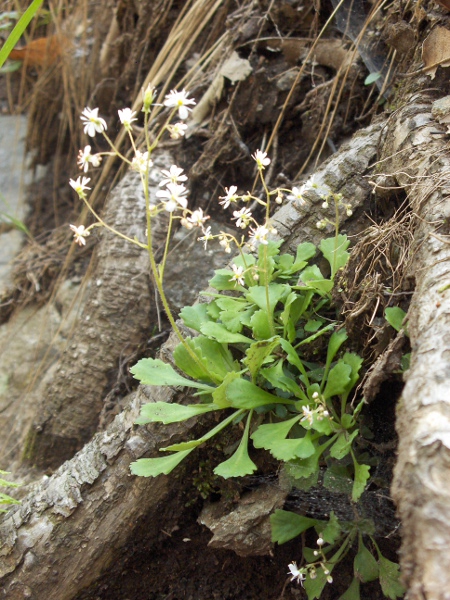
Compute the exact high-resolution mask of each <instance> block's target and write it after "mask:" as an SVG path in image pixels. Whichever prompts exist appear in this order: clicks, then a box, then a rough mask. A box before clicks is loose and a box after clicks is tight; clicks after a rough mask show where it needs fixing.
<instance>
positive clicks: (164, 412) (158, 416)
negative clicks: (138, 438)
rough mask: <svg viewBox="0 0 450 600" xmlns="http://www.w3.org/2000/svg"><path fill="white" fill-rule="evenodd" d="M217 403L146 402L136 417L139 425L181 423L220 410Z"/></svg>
mask: <svg viewBox="0 0 450 600" xmlns="http://www.w3.org/2000/svg"><path fill="white" fill-rule="evenodd" d="M218 409H219V407H218V406H217V404H190V405H188V406H184V405H183V404H176V403H174V404H172V403H169V402H154V403H151V404H144V405H143V407H142V408H141V414H140V416H139V417H138V418H137V419H136V421H135V423H136V424H137V425H145V424H146V423H164V424H165V425H167V424H168V423H179V422H180V421H186V420H187V419H191V418H192V417H196V416H198V415H203V414H204V413H208V412H211V411H213V410H218Z"/></svg>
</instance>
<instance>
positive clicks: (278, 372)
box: [260, 360, 307, 400]
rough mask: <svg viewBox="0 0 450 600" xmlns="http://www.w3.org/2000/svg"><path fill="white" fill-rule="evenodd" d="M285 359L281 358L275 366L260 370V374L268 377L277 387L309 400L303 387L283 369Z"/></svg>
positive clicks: (265, 377)
mask: <svg viewBox="0 0 450 600" xmlns="http://www.w3.org/2000/svg"><path fill="white" fill-rule="evenodd" d="M283 363H284V361H283V360H279V361H278V362H277V363H276V365H274V366H273V367H268V368H265V369H261V370H260V374H261V375H262V377H264V379H267V381H268V382H269V383H271V384H272V385H273V386H274V387H275V388H278V389H280V390H282V391H283V392H289V393H290V394H294V396H296V397H297V398H300V399H302V400H307V398H306V396H305V393H304V392H303V390H302V388H301V387H300V386H299V385H298V383H296V382H295V381H294V380H293V379H292V378H291V377H289V376H288V375H286V374H285V372H284V369H283Z"/></svg>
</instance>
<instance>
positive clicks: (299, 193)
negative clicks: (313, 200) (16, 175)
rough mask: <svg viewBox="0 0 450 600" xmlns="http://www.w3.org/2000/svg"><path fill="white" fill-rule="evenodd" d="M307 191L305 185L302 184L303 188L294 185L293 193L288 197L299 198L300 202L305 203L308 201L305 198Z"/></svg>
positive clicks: (291, 198)
mask: <svg viewBox="0 0 450 600" xmlns="http://www.w3.org/2000/svg"><path fill="white" fill-rule="evenodd" d="M304 192H305V186H304V185H302V187H301V188H298V187H293V188H292V190H291V193H290V194H289V196H288V197H287V199H288V200H297V201H298V202H299V204H305V203H306V201H305V199H304V198H303V193H304Z"/></svg>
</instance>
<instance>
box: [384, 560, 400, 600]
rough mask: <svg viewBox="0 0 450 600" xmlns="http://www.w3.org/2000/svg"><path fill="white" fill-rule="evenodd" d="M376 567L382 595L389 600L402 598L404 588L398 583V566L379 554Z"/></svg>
mask: <svg viewBox="0 0 450 600" xmlns="http://www.w3.org/2000/svg"><path fill="white" fill-rule="evenodd" d="M378 565H379V567H380V584H381V589H382V590H383V594H384V595H385V596H387V597H388V598H390V599H391V600H395V598H397V597H400V596H403V594H404V593H405V588H404V587H403V586H402V584H401V583H400V567H399V566H398V564H397V563H394V562H392V561H390V560H388V559H387V558H384V556H381V554H380V555H379V558H378Z"/></svg>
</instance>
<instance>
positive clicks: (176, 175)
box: [159, 165, 187, 187]
mask: <svg viewBox="0 0 450 600" xmlns="http://www.w3.org/2000/svg"><path fill="white" fill-rule="evenodd" d="M161 173H162V174H163V175H164V177H165V179H163V180H162V181H160V183H159V185H160V186H161V187H162V186H164V185H167V184H168V183H182V182H183V181H187V176H186V175H182V173H183V169H181V168H180V167H177V166H175V165H172V166H171V167H170V169H169V170H168V171H167V170H165V169H162V170H161Z"/></svg>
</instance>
